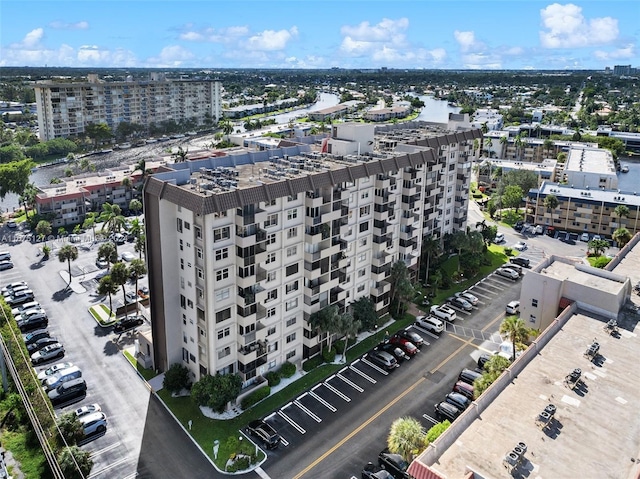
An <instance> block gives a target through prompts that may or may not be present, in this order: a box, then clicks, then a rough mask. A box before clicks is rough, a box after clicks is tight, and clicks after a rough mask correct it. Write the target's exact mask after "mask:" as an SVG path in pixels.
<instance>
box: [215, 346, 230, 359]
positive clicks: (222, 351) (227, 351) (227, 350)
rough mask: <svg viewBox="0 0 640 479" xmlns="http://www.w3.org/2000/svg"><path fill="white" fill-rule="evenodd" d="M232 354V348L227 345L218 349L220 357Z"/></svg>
mask: <svg viewBox="0 0 640 479" xmlns="http://www.w3.org/2000/svg"><path fill="white" fill-rule="evenodd" d="M230 354H231V348H230V347H229V346H227V347H226V348H222V349H219V350H218V359H222V358H225V357H227V356H229V355H230Z"/></svg>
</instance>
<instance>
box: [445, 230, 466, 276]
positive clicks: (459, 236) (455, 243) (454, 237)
mask: <svg viewBox="0 0 640 479" xmlns="http://www.w3.org/2000/svg"><path fill="white" fill-rule="evenodd" d="M447 243H448V245H449V247H451V248H453V249H455V250H456V252H457V253H458V272H460V266H461V265H460V256H461V255H462V251H463V250H466V249H467V248H468V247H469V237H468V236H467V233H465V232H464V231H454V232H453V233H451V234H450V235H448V236H447Z"/></svg>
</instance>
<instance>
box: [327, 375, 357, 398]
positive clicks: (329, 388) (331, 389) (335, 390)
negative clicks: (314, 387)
mask: <svg viewBox="0 0 640 479" xmlns="http://www.w3.org/2000/svg"><path fill="white" fill-rule="evenodd" d="M333 377H335V376H331V378H333ZM331 378H329V379H331ZM322 384H323V385H324V387H326V388H327V389H328V390H329V391H331V392H332V393H334V394H335V395H336V396H338V397H341V398H342V399H344V400H345V401H347V402H351V398H350V397H349V396H347V395H346V394H343V393H341V392H340V391H338V390H337V389H336V388H334V387H333V386H332V385H331V384H329V383H328V382H327V381H325V382H323V383H322Z"/></svg>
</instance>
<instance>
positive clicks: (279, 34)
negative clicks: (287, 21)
mask: <svg viewBox="0 0 640 479" xmlns="http://www.w3.org/2000/svg"><path fill="white" fill-rule="evenodd" d="M297 36H298V28H297V27H295V26H294V27H291V28H290V29H289V30H278V31H275V30H264V31H263V32H260V33H258V34H256V35H253V36H251V37H249V38H248V39H247V41H246V43H245V48H246V49H247V50H253V51H274V50H284V49H285V48H286V46H287V44H288V43H289V42H290V41H291V40H292V39H294V38H296V37H297Z"/></svg>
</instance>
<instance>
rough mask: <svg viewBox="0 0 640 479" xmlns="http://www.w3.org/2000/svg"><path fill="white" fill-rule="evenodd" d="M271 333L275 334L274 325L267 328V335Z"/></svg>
mask: <svg viewBox="0 0 640 479" xmlns="http://www.w3.org/2000/svg"><path fill="white" fill-rule="evenodd" d="M272 334H276V327H275V326H271V327H270V328H269V329H267V336H271V335H272Z"/></svg>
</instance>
